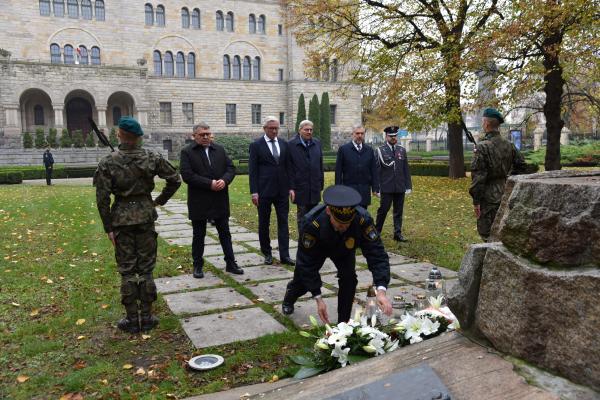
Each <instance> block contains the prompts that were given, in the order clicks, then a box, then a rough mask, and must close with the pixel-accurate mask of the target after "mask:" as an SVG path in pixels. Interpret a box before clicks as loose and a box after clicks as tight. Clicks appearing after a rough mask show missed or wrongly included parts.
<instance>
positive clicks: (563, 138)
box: [560, 126, 571, 146]
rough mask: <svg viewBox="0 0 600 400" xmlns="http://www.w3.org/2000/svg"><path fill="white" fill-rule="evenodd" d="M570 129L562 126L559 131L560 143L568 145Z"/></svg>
mask: <svg viewBox="0 0 600 400" xmlns="http://www.w3.org/2000/svg"><path fill="white" fill-rule="evenodd" d="M570 133H571V131H570V130H569V128H567V127H566V126H563V128H562V131H560V145H561V146H568V145H569V134H570Z"/></svg>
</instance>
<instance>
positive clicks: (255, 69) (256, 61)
mask: <svg viewBox="0 0 600 400" xmlns="http://www.w3.org/2000/svg"><path fill="white" fill-rule="evenodd" d="M252 67H253V71H252V79H253V80H255V81H260V57H254V65H253V66H252Z"/></svg>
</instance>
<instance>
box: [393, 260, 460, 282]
mask: <svg viewBox="0 0 600 400" xmlns="http://www.w3.org/2000/svg"><path fill="white" fill-rule="evenodd" d="M431 268H433V264H430V263H410V264H401V265H391V266H390V271H391V272H392V273H393V274H396V275H398V276H399V277H400V278H402V279H406V280H407V281H409V282H414V283H421V284H425V279H427V277H428V276H429V271H431ZM438 269H439V270H440V272H441V273H442V276H443V277H444V279H452V278H456V277H457V273H456V272H455V271H452V270H450V269H447V268H443V267H438Z"/></svg>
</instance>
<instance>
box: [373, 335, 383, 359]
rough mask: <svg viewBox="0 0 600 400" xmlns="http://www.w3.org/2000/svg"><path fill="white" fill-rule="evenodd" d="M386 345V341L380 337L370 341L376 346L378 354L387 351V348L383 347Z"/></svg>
mask: <svg viewBox="0 0 600 400" xmlns="http://www.w3.org/2000/svg"><path fill="white" fill-rule="evenodd" d="M384 345H385V343H384V342H383V340H381V339H380V338H374V339H371V340H370V341H369V346H372V347H374V348H375V355H376V356H378V355H380V354H384V353H385V350H384V349H383V346H384Z"/></svg>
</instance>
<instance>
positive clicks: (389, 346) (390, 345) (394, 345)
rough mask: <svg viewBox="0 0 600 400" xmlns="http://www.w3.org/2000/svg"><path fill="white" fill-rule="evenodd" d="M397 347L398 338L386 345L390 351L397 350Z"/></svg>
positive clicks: (386, 348)
mask: <svg viewBox="0 0 600 400" xmlns="http://www.w3.org/2000/svg"><path fill="white" fill-rule="evenodd" d="M397 348H398V341H397V340H394V341H393V342H387V344H386V345H385V351H386V352H388V353H389V352H391V351H394V350H396V349H397Z"/></svg>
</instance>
